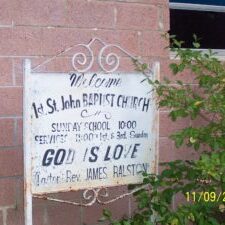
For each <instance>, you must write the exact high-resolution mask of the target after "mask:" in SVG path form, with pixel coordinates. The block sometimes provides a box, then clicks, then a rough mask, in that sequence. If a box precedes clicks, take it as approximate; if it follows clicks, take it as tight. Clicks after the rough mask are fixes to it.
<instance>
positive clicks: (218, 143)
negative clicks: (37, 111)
mask: <svg viewBox="0 0 225 225" xmlns="http://www.w3.org/2000/svg"><path fill="white" fill-rule="evenodd" d="M171 38H172V44H171V50H172V51H173V52H175V53H176V57H177V58H178V59H179V60H177V61H176V63H171V64H170V69H171V70H172V72H173V73H174V75H177V76H178V75H179V74H180V73H182V72H184V71H186V74H188V73H187V72H189V74H192V75H193V76H194V83H195V85H189V84H185V83H183V82H182V81H180V80H179V79H178V80H177V81H176V82H171V81H169V80H167V79H165V80H164V81H154V82H153V81H151V80H149V81H148V82H149V83H150V84H151V85H153V86H154V88H155V91H156V93H157V95H158V105H159V107H166V108H169V109H170V113H169V116H170V118H171V120H172V121H177V120H179V119H182V118H190V119H191V120H192V121H194V120H197V119H201V121H203V123H202V125H201V126H197V125H196V126H194V125H192V126H189V127H186V128H184V129H182V130H180V131H178V132H176V133H174V134H172V135H171V138H172V140H174V142H175V145H176V147H178V148H179V147H181V146H184V145H186V146H188V147H190V148H191V149H195V150H196V151H198V155H199V158H198V159H196V160H190V161H187V160H186V161H182V160H176V161H171V162H168V163H164V164H162V167H163V170H162V172H161V173H160V174H159V175H156V174H143V176H144V180H143V183H144V184H147V185H149V187H150V188H149V189H148V190H147V189H143V190H141V191H138V192H137V193H135V197H136V200H137V203H138V209H137V211H136V212H135V213H134V215H133V216H132V217H131V218H126V219H121V220H119V221H114V220H112V215H111V213H109V212H108V211H104V215H103V219H106V220H108V221H109V222H110V224H112V225H188V224H193V225H219V224H221V225H222V224H225V66H224V64H222V63H221V62H219V61H218V59H217V58H216V57H215V56H214V53H213V52H212V51H211V50H208V51H207V52H205V51H204V52H202V51H200V50H197V48H199V47H200V44H199V43H198V40H197V38H196V36H194V41H193V47H194V48H196V49H183V48H181V47H182V42H179V41H177V40H176V39H175V38H174V37H171ZM135 64H136V66H137V70H138V71H142V72H143V73H145V70H146V69H147V67H146V65H145V64H144V65H143V64H138V62H137V61H136V62H135ZM175 123H176V122H175ZM191 124H195V123H191ZM168 151H170V149H168ZM149 190H150V191H149ZM177 196H180V197H182V198H183V201H182V204H180V205H178V206H177V207H173V202H174V199H176V197H177Z"/></svg>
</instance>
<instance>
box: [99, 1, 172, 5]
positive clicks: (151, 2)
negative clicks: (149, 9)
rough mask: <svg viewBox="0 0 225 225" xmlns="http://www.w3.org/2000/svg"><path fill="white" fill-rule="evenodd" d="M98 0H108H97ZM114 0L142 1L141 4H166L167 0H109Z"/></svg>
mask: <svg viewBox="0 0 225 225" xmlns="http://www.w3.org/2000/svg"><path fill="white" fill-rule="evenodd" d="M98 1H109V0H98ZM111 1H115V2H126V3H131V4H132V3H143V4H150V5H152V4H164V5H166V4H168V0H111Z"/></svg>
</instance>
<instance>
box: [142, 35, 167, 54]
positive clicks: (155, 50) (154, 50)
mask: <svg viewBox="0 0 225 225" xmlns="http://www.w3.org/2000/svg"><path fill="white" fill-rule="evenodd" d="M139 40H140V50H141V56H154V57H156V56H161V57H168V55H169V50H168V49H166V47H168V45H169V43H168V41H167V40H166V39H165V38H164V37H163V36H162V33H160V32H155V31H143V32H141V35H140V36H139Z"/></svg>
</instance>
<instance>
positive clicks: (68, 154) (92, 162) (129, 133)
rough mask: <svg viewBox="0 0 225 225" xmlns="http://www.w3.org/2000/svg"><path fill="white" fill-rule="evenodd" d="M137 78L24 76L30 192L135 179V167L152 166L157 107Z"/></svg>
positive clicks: (138, 176) (148, 169)
mask: <svg viewBox="0 0 225 225" xmlns="http://www.w3.org/2000/svg"><path fill="white" fill-rule="evenodd" d="M144 79H145V77H144V75H142V74H139V73H136V74H135V73H134V74H127V73H113V74H102V73H100V74H98V73H85V74H81V73H72V74H66V73H59V74H57V73H30V74H28V75H26V77H25V86H26V93H25V96H26V97H25V104H24V111H25V115H26V117H25V118H24V123H26V125H25V127H26V130H25V136H26V137H25V139H24V140H26V142H27V143H26V151H29V154H27V155H28V156H30V157H31V158H27V159H26V160H30V161H31V181H30V182H31V184H30V185H31V192H32V193H33V194H43V193H52V192H59V191H69V190H79V189H88V188H95V187H109V186H117V185H125V184H131V183H139V182H141V181H142V175H141V173H142V172H143V171H145V172H148V173H149V172H156V171H155V168H156V147H155V146H156V142H157V135H158V134H157V126H158V121H157V113H156V108H155V100H154V97H153V94H152V92H151V87H150V85H149V84H148V82H147V81H144V82H143V80H144ZM26 160H25V161H26ZM25 163H26V162H25ZM28 182H29V181H28ZM28 185H29V184H28Z"/></svg>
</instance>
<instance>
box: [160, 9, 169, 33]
mask: <svg viewBox="0 0 225 225" xmlns="http://www.w3.org/2000/svg"><path fill="white" fill-rule="evenodd" d="M169 13H170V10H169V6H168V5H166V6H163V7H159V22H161V23H162V25H160V26H159V28H160V29H161V30H163V31H165V32H167V31H169V30H170V20H169V19H170V15H169Z"/></svg>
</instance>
